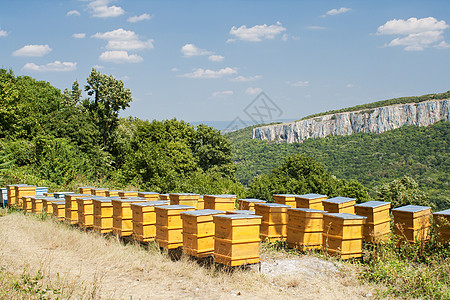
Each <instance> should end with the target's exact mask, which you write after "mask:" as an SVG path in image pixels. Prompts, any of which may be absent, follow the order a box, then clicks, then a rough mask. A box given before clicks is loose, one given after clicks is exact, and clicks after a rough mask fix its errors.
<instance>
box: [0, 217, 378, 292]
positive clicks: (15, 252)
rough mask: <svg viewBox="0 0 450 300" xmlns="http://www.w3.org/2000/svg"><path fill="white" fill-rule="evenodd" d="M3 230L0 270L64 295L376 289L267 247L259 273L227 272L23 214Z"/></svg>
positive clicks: (327, 265) (1, 223)
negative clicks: (28, 277)
mask: <svg viewBox="0 0 450 300" xmlns="http://www.w3.org/2000/svg"><path fill="white" fill-rule="evenodd" d="M0 228H1V231H0V255H1V256H0V257H1V262H0V268H2V270H6V271H7V272H8V273H11V274H16V275H18V276H20V275H21V274H22V275H23V274H25V273H26V274H30V275H33V274H38V273H39V274H42V275H43V279H42V280H41V281H40V282H39V285H42V286H43V287H50V288H53V289H57V290H58V292H59V293H60V294H59V297H61V298H73V299H80V298H82V299H163V298H164V299H175V298H185V299H229V298H233V299H234V298H238V297H239V298H245V299H253V298H254V299H288V298H299V299H360V298H363V299H364V298H366V299H367V298H372V295H373V294H374V289H375V287H373V286H366V285H361V283H360V282H359V281H358V280H357V279H356V277H355V274H356V267H354V266H351V265H349V264H341V263H339V262H331V261H326V260H323V259H320V258H317V257H313V256H306V255H305V256H293V255H288V254H283V253H268V252H267V251H264V253H265V254H263V255H262V260H263V262H262V264H261V271H259V270H258V268H250V269H248V270H237V271H234V272H229V271H224V270H218V269H215V268H213V267H207V266H206V267H205V266H200V265H199V264H198V263H197V262H195V261H193V260H191V259H189V258H187V257H182V258H181V259H180V260H178V261H172V260H171V259H170V258H169V257H168V256H167V255H166V254H161V253H160V252H159V250H158V249H157V248H156V247H155V246H154V245H153V246H150V247H148V248H147V249H146V248H144V247H142V246H140V245H138V244H135V243H129V244H124V243H123V242H120V241H119V240H117V239H116V238H114V237H111V236H109V237H108V236H107V237H105V236H101V235H98V234H95V233H93V232H89V231H87V232H85V231H82V230H79V229H76V228H71V227H69V226H67V225H64V224H60V223H57V222H55V221H54V220H52V219H47V220H39V219H38V218H36V217H35V216H24V215H23V214H21V213H13V214H8V215H6V216H3V217H0ZM272 252H273V251H272ZM48 295H50V294H48ZM50 296H52V295H50Z"/></svg>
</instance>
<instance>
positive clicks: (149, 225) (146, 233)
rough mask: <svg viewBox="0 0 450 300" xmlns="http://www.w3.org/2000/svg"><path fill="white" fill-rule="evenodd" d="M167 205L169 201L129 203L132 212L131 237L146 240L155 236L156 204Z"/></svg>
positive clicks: (150, 239)
mask: <svg viewBox="0 0 450 300" xmlns="http://www.w3.org/2000/svg"><path fill="white" fill-rule="evenodd" d="M163 205H169V201H167V200H161V201H147V202H138V203H131V211H132V213H133V219H132V222H133V238H134V239H135V240H137V241H140V242H148V241H152V240H154V239H155V236H156V212H155V207H156V206H163Z"/></svg>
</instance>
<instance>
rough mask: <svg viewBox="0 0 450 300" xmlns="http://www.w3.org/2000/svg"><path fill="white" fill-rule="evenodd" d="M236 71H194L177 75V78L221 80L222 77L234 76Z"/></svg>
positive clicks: (231, 69) (229, 69) (227, 69)
mask: <svg viewBox="0 0 450 300" xmlns="http://www.w3.org/2000/svg"><path fill="white" fill-rule="evenodd" d="M236 73H237V71H236V70H235V69H234V68H230V67H226V68H224V69H220V70H218V71H214V70H210V69H202V68H198V69H194V70H193V71H192V72H191V73H186V74H183V75H179V77H187V78H222V77H223V76H228V75H233V74H236Z"/></svg>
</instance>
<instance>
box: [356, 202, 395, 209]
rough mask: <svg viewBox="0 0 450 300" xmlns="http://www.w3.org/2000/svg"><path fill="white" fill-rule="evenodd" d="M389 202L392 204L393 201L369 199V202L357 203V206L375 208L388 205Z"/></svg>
mask: <svg viewBox="0 0 450 300" xmlns="http://www.w3.org/2000/svg"><path fill="white" fill-rule="evenodd" d="M387 204H391V202H383V201H367V202H364V203H360V204H356V205H355V206H359V207H372V208H375V207H380V206H383V205H387Z"/></svg>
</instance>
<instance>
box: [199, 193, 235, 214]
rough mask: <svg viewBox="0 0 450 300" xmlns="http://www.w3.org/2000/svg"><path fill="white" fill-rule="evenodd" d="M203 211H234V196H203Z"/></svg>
mask: <svg viewBox="0 0 450 300" xmlns="http://www.w3.org/2000/svg"><path fill="white" fill-rule="evenodd" d="M203 201H204V209H213V210H223V211H227V210H235V209H236V195H204V196H203Z"/></svg>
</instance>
